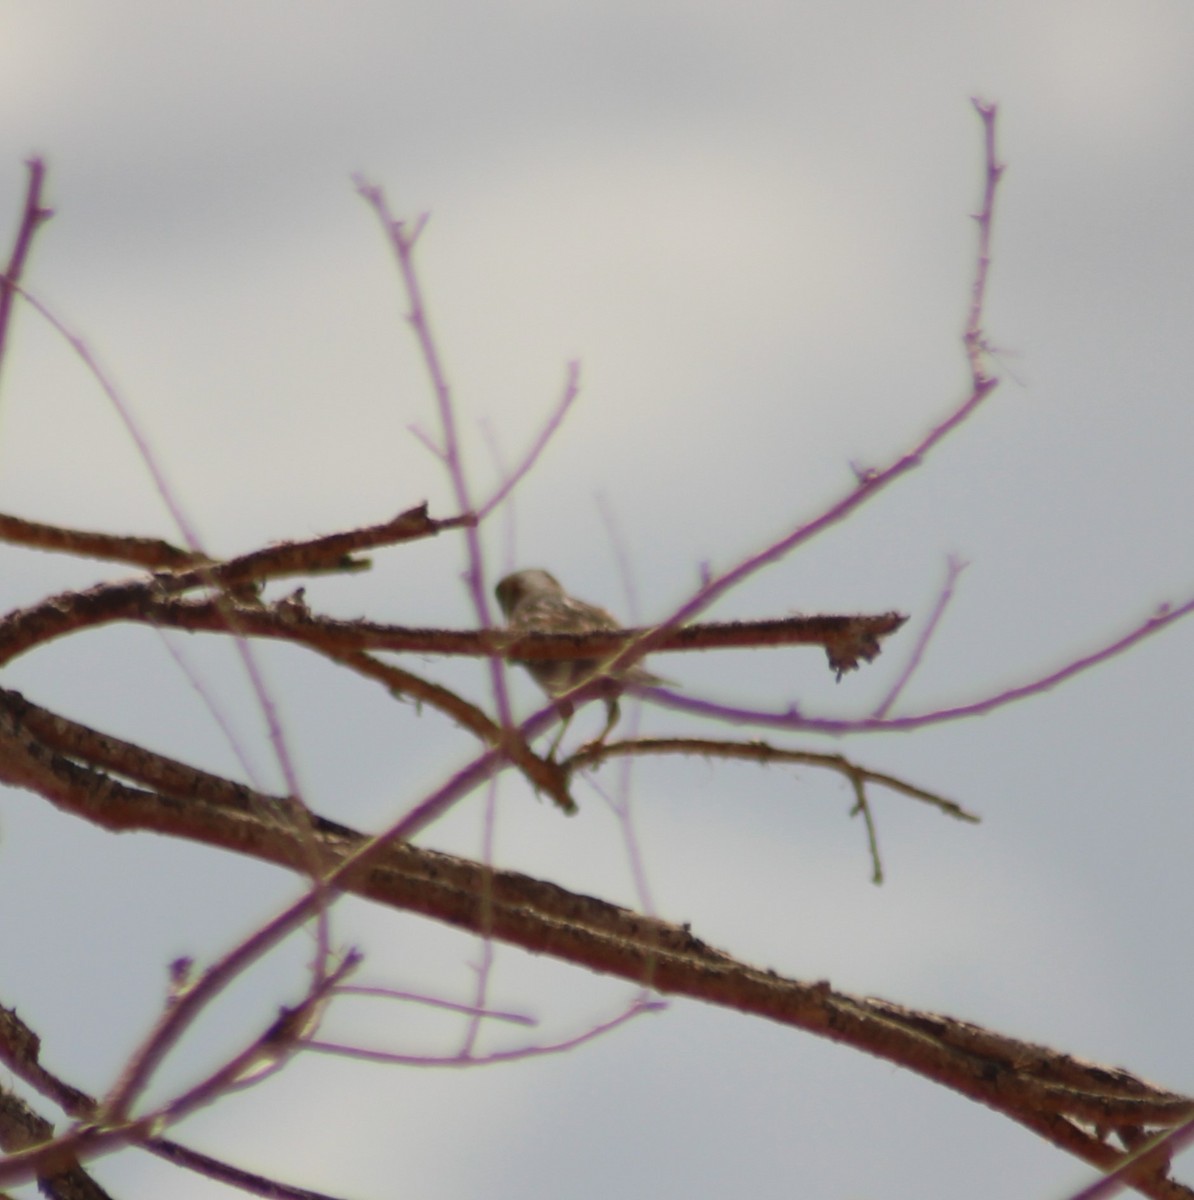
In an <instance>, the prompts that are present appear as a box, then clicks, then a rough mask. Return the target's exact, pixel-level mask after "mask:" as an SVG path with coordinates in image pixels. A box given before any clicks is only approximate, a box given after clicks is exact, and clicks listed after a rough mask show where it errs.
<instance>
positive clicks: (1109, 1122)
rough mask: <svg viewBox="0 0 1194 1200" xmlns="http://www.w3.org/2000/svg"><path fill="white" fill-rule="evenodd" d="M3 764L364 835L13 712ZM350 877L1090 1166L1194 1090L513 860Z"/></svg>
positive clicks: (102, 791) (50, 791) (134, 816)
mask: <svg viewBox="0 0 1194 1200" xmlns="http://www.w3.org/2000/svg"><path fill="white" fill-rule="evenodd" d="M0 776H2V777H3V779H4V780H5V781H6V782H8V783H10V784H13V785H15V786H20V787H26V788H29V789H32V790H34V791H36V792H38V793H39V794H41V795H43V796H45V797H46V798H48V799H50V800H51V801H52V802H54V803H55V804H57V805H58V806H59V807H62V808H64V809H66V810H68V811H70V812H73V813H76V814H78V815H80V816H83V817H85V818H86V819H88V820H90V821H93V822H95V823H97V824H100V825H102V826H103V827H104V828H107V829H113V830H117V829H120V830H128V829H153V830H155V831H157V832H160V833H167V834H170V835H172V836H176V837H185V838H189V839H192V840H195V841H199V842H202V843H205V844H209V845H216V846H221V847H224V848H226V849H232V850H236V851H237V852H239V853H243V854H248V855H251V856H253V857H255V858H258V859H261V860H264V861H269V862H274V863H277V864H278V865H280V866H283V867H286V868H288V869H298V870H303V871H305V870H306V869H307V867H308V864H309V860H310V854H311V849H312V845H311V843H312V837H313V840H314V843H315V846H316V852H317V853H318V854H320V855H322V856H324V859H325V862H326V865H327V867H329V868H330V867H332V866H334V865H335V864H336V863H338V862H342V861H343V860H344V858H345V857H347V856H348V855H349V854H350V853H352V852H353V851H355V850H357V849H358V848H359V847H360V846H361V845H362V844H363V843H364V842H365V841H366V840H367V839H365V838H364V836H363V835H361V834H358V833H356V832H354V831H352V830H349V829H346V828H345V827H343V826H340V825H336V824H335V823H333V822H330V821H326V820H324V819H322V818H319V817H312V818H311V824H310V828H309V829H308V830H307V831H305V835H304V834H303V833H300V832H298V831H296V830H295V829H294V828H292V827H290V826H289V825H288V823H286V822H278V821H275V820H271V819H269V818H268V817H265V816H263V815H262V814H261V811H260V808H259V806H257V805H251V806H250V807H249V808H248V810H247V811H234V810H232V809H229V808H224V807H219V806H217V805H216V804H212V803H208V802H205V801H203V800H198V799H195V800H191V801H187V802H179V801H177V800H175V799H173V798H171V797H167V796H163V795H160V794H155V793H153V792H150V791H143V790H139V789H136V788H132V787H129V786H127V785H124V784H121V783H119V782H117V781H115V780H113V779H110V778H108V777H107V776H105V775H103V774H102V773H100V772H97V771H91V770H87V769H85V768H83V767H81V766H79V765H78V764H77V763H73V762H70V761H68V760H66V759H65V758H63V757H62V756H61V755H56V754H54V753H53V752H52V751H50V750H49V749H48V748H46V747H44V746H42V745H41V744H40V743H39V742H38V740H37V739H36V738H35V737H34V736H33V734H32V733H31V732H30V731H29V730H27V729H24V728H22V727H21V726H20V724H19V722H17V721H16V720H15V719H14V715H13V714H12V713H10V712H7V711H5V712H3V713H0ZM346 886H347V889H348V890H350V891H352V892H353V893H355V894H357V895H360V896H364V897H368V898H370V899H373V900H375V901H377V902H379V903H382V904H386V905H389V906H391V907H395V908H399V909H403V910H407V911H412V912H418V913H421V914H423V915H425V916H429V917H433V918H435V919H437V920H440V921H445V922H447V923H449V924H452V925H455V926H457V927H459V928H463V929H469V930H473V931H475V932H479V933H480V932H484V933H488V934H490V935H492V936H495V937H497V938H500V939H502V940H504V941H507V942H510V943H511V944H513V945H517V946H521V947H523V948H525V949H527V950H530V951H532V952H535V953H548V954H552V955H554V956H555V957H557V958H560V959H562V960H564V961H568V962H572V963H575V964H576V965H578V966H584V967H587V968H589V969H591V970H595V971H600V972H604V973H607V974H612V975H617V976H620V977H621V978H624V979H627V980H630V981H632V982H634V983H638V984H643V985H645V986H648V987H651V988H653V989H654V990H656V991H658V992H661V993H665V994H675V995H685V996H690V997H693V998H695V999H701V1000H704V1001H706V1002H708V1003H713V1004H719V1005H722V1006H724V1007H728V1008H734V1009H738V1010H740V1011H743V1012H750V1013H754V1014H755V1015H758V1016H763V1017H767V1018H768V1019H770V1020H774V1021H779V1022H781V1023H784V1024H788V1025H792V1026H794V1027H796V1028H800V1029H804V1030H806V1031H808V1032H811V1033H814V1034H817V1035H819V1036H822V1037H828V1038H831V1039H833V1040H835V1041H839V1042H843V1043H844V1044H846V1045H849V1046H852V1047H854V1048H855V1049H859V1050H865V1051H866V1052H868V1053H870V1054H874V1055H877V1056H879V1057H881V1058H885V1059H887V1060H888V1061H891V1062H894V1063H897V1064H899V1065H901V1066H904V1067H906V1068H908V1069H909V1070H913V1071H916V1072H918V1073H920V1074H922V1075H924V1076H926V1077H927V1078H929V1079H932V1080H935V1081H936V1082H938V1083H942V1084H944V1085H946V1086H948V1087H950V1088H953V1089H954V1090H956V1091H958V1092H961V1093H962V1094H964V1095H966V1096H969V1097H970V1098H972V1099H974V1100H977V1101H979V1102H981V1103H983V1104H987V1105H989V1106H991V1107H993V1108H995V1109H997V1110H998V1111H1000V1112H1003V1113H1005V1114H1006V1115H1007V1116H1008V1117H1010V1118H1011V1119H1013V1120H1016V1121H1019V1122H1020V1123H1022V1124H1025V1125H1027V1126H1028V1127H1030V1128H1033V1129H1035V1130H1036V1131H1037V1132H1038V1133H1040V1134H1041V1135H1042V1136H1044V1137H1047V1138H1048V1139H1049V1140H1050V1141H1052V1142H1054V1143H1055V1144H1057V1145H1061V1146H1064V1148H1066V1149H1067V1150H1070V1151H1072V1152H1073V1153H1076V1154H1078V1155H1079V1156H1080V1157H1082V1158H1083V1159H1085V1160H1086V1161H1087V1162H1091V1163H1094V1164H1095V1165H1098V1166H1103V1167H1105V1166H1108V1165H1109V1164H1111V1163H1114V1162H1116V1161H1119V1159H1120V1158H1121V1157H1122V1155H1121V1154H1120V1152H1119V1151H1118V1149H1117V1148H1115V1147H1112V1146H1111V1145H1110V1144H1109V1143H1108V1142H1107V1141H1106V1140H1105V1137H1103V1136H1099V1137H1096V1136H1094V1135H1093V1134H1091V1133H1089V1132H1088V1131H1087V1130H1086V1129H1084V1128H1081V1127H1080V1126H1092V1127H1095V1126H1097V1128H1098V1129H1100V1130H1102V1131H1108V1133H1109V1132H1114V1131H1117V1130H1125V1131H1132V1130H1137V1129H1139V1128H1141V1127H1149V1126H1170V1125H1173V1124H1175V1123H1177V1122H1178V1121H1180V1120H1182V1119H1183V1118H1185V1117H1187V1116H1189V1115H1190V1113H1191V1112H1194V1101H1192V1100H1191V1099H1190V1098H1189V1097H1186V1096H1181V1095H1178V1094H1176V1093H1173V1092H1168V1091H1165V1090H1163V1089H1160V1088H1156V1087H1154V1086H1152V1085H1150V1084H1148V1083H1145V1082H1144V1081H1142V1080H1140V1079H1137V1078H1136V1077H1134V1076H1132V1075H1130V1074H1128V1073H1127V1072H1124V1071H1122V1070H1119V1069H1116V1068H1107V1067H1102V1066H1098V1065H1096V1064H1089V1063H1084V1062H1082V1061H1081V1060H1078V1059H1074V1058H1071V1057H1069V1056H1066V1055H1061V1054H1058V1053H1057V1052H1055V1051H1052V1050H1050V1049H1048V1048H1047V1047H1043V1046H1037V1045H1033V1044H1031V1043H1025V1042H1021V1041H1018V1040H1016V1039H1014V1038H1007V1037H1004V1036H1002V1035H1000V1034H996V1033H993V1032H991V1031H989V1030H983V1029H980V1028H978V1027H976V1026H973V1025H970V1024H968V1023H966V1022H962V1021H957V1020H955V1019H954V1018H951V1017H947V1016H942V1015H939V1014H934V1013H925V1012H915V1011H912V1010H908V1009H904V1008H902V1007H901V1006H899V1005H894V1004H891V1003H888V1002H886V1001H882V1000H876V999H872V998H861V997H855V996H849V995H846V994H844V993H840V992H836V991H834V990H833V989H832V988H831V987H830V986H829V984H828V983H802V982H800V981H798V980H793V979H785V978H782V977H780V976H778V975H776V974H774V973H773V972H770V971H765V970H761V969H759V968H755V967H751V966H749V965H748V964H745V963H741V962H737V961H735V960H734V959H733V958H731V957H730V956H729V955H727V954H725V953H723V952H721V951H718V950H715V949H713V948H711V947H709V946H707V945H706V944H705V943H703V942H701V941H700V940H699V939H698V938H696V937H694V936H693V935H692V934H691V933H690V932H689V930H688V929H687V928H683V927H679V926H675V925H670V924H668V923H666V922H663V921H658V920H654V919H651V918H648V917H644V916H641V915H639V914H637V913H634V912H631V911H628V910H626V909H623V908H619V907H617V906H615V905H611V904H606V903H604V902H603V901H600V900H597V899H594V898H592V897H588V896H583V895H577V894H575V893H571V892H568V891H566V890H565V889H563V888H560V887H558V886H556V885H555V884H551V883H547V882H544V881H541V880H536V879H531V878H529V877H527V876H525V875H521V874H518V873H516V872H508V871H500V870H494V869H491V868H488V867H486V866H484V865H483V864H480V863H474V862H470V861H469V860H466V859H460V858H455V857H453V856H450V855H445V854H439V853H436V852H433V851H428V850H422V849H419V848H416V847H414V846H411V845H409V844H401V845H396V846H390V847H387V848H386V849H385V850H384V852H382V854H381V855H380V857H379V859H378V860H377V861H376V862H375V863H374V865H372V866H369V867H367V868H365V869H363V870H362V871H361V872H359V873H358V874H357V875H356V876H353V877H351V878H350V879H348V880H347V882H346ZM1141 1170H1142V1171H1143V1168H1141ZM1134 1183H1135V1186H1137V1187H1138V1188H1139V1189H1140V1190H1142V1191H1143V1192H1144V1193H1145V1194H1147V1195H1154V1196H1177V1195H1186V1194H1189V1193H1186V1192H1184V1191H1183V1190H1180V1189H1179V1188H1178V1185H1175V1184H1172V1183H1169V1182H1167V1181H1164V1180H1157V1179H1156V1178H1155V1177H1153V1178H1152V1182H1151V1183H1150V1182H1149V1181H1148V1180H1145V1179H1143V1178H1141V1179H1139V1180H1134ZM1175 1189H1178V1190H1175Z"/></svg>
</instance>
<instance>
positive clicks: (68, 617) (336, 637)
mask: <svg viewBox="0 0 1194 1200" xmlns="http://www.w3.org/2000/svg"><path fill="white" fill-rule="evenodd" d="M461 519H463V518H456V520H461ZM335 536H339V535H335ZM287 550H288V547H273V548H270V549H269V550H267V551H261V552H258V553H259V554H260V555H262V556H266V555H272V554H276V555H277V557H276V558H272V559H270V561H269V563H268V569H267V566H266V564H264V562H263V561H260V560H258V559H257V556H256V555H247V556H245V558H243V559H232V560H230V561H229V562H226V563H221V564H218V565H216V566H212V567H202V568H195V569H193V570H190V571H186V572H181V573H177V574H167V575H157V576H155V577H154V579H152V580H129V581H125V582H120V583H109V584H100V585H97V586H96V587H93V588H90V589H88V590H86V591H82V592H68V593H65V594H63V595H59V596H53V597H50V598H49V599H47V600H44V601H42V602H41V603H39V604H36V605H34V606H32V607H30V608H26V609H21V610H17V611H15V612H12V613H10V614H9V615H8V616H7V617H6V618H5V619H4V621H3V623H2V624H0V664H2V663H5V662H8V661H11V660H12V659H13V658H15V657H17V656H18V655H20V654H23V653H25V652H26V651H27V650H30V649H32V648H33V647H34V646H37V645H41V644H42V643H44V642H48V641H51V640H53V639H54V638H57V637H61V636H63V635H64V634H67V633H71V632H73V631H74V630H76V629H82V628H87V627H90V626H95V625H104V624H109V623H111V622H114V621H134V622H145V623H148V624H151V625H159V626H163V627H169V628H177V629H188V630H191V631H194V632H201V631H202V632H210V633H228V632H236V633H238V634H243V635H245V636H250V637H267V638H281V639H285V640H288V641H296V642H305V643H307V644H308V645H311V646H312V647H314V648H316V649H319V650H321V651H323V652H324V653H328V654H337V655H344V654H349V653H352V652H355V651H359V650H391V651H400V652H408V653H416V654H445V655H468V656H471V657H483V656H487V655H491V654H500V655H502V656H503V657H505V658H507V659H510V660H513V661H524V660H534V661H540V660H544V659H548V660H555V659H573V658H611V657H613V655H615V654H617V653H618V652H619V651H621V650H623V649H625V648H626V647H627V646H629V645H631V644H632V643H633V642H635V641H636V640H637V639H639V638H641V637H643V636H644V635H645V634H647V633H650V632H651V631H650V630H649V629H648V630H641V629H625V630H615V631H611V632H608V633H606V632H599V633H585V634H544V633H529V634H520V635H513V634H511V633H510V632H509V631H507V630H504V629H485V630H473V629H415V628H410V627H407V626H401V625H383V624H379V623H377V622H373V621H339V620H335V619H333V618H331V617H321V616H317V615H315V614H313V613H311V612H310V611H309V610H308V609H307V608H306V607H305V606H304V605H303V604H302V603H295V602H293V601H291V602H287V601H280V602H278V603H277V604H275V605H273V606H269V607H265V606H261V605H257V604H235V603H233V602H232V601H231V600H230V599H229V598H227V597H221V598H220V599H219V600H197V601H186V602H183V601H180V600H177V599H174V598H173V597H170V596H166V595H163V592H178V591H183V590H187V589H192V588H196V587H202V586H210V585H213V584H219V585H222V586H228V587H232V586H236V585H239V584H243V583H246V582H249V581H251V580H255V579H260V578H263V577H265V576H267V575H269V576H273V575H276V574H279V573H282V571H283V570H284V569H287V568H286V561H287V560H286V552H287ZM249 560H253V561H249ZM295 569H296V570H297V569H298V568H295ZM304 569H305V570H309V569H310V567H309V566H307V567H305V568H304ZM906 620H907V617H905V616H903V615H902V614H900V613H883V614H880V615H877V616H867V615H856V616H811V617H785V618H782V619H778V620H765V621H730V622H724V623H712V622H710V623H702V624H698V625H690V626H687V627H685V628H682V629H676V630H672V631H671V632H670V633H668V634H667V635H666V636H665V637H664V638H663V639H662V640H661V641H660V642H659V644H658V645H657V646H655V647H654V650H653V652H660V651H693V650H710V649H729V648H758V647H764V646H784V645H787V646H823V647H824V648H825V651H826V654H827V655H828V657H829V662H830V665H831V667H832V668H833V669H834V670H835V671H836V672H837V673H838V674H839V675H840V674H841V673H842V672H843V671H848V670H852V669H853V668H855V667H857V666H858V664H859V661H860V660H865V661H870V660H871V659H873V658H874V657H875V655H876V654H878V653H879V650H880V640H881V639H882V638H884V637H886V636H888V635H889V634H891V633H894V632H895V631H896V630H897V629H899V627H900V626H901V625H903V624H904V622H905V621H906Z"/></svg>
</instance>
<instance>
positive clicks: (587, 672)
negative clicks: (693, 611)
mask: <svg viewBox="0 0 1194 1200" xmlns="http://www.w3.org/2000/svg"><path fill="white" fill-rule="evenodd" d="M494 594H495V595H496V596H497V600H498V603H499V604H500V605H501V606H502V612H504V613H505V614H506V625H507V627H508V628H509V629H513V630H517V631H518V632H519V633H597V632H600V631H604V630H610V629H621V628H622V626H621V624H620V623H619V622H618V621H617V620H616V619H615V618H614V617H613V616H612V615H611V614H610V613H608V612H606V611H605V609H604V608H598V607H597V606H596V605H595V604H588V603H586V602H585V601H584V600H577V599H576V598H575V597H573V596H569V595H568V593H567V592H566V591H564V589H563V587H562V586H561V584H560V581H559V580H558V579H556V577H555V576H554V575H550V574H549V573H548V572H547V571H543V570H540V569H538V568H537V567H532V568H529V569H527V570H525V571H515V572H514V574H513V575H507V576H506V578H505V579H503V580H502V581H501V582H500V583H499V584H498V585H497V587H496V588H494ZM603 661H608V659H606V660H603V659H599V658H569V659H562V658H561V659H555V660H554V661H553V660H551V659H539V660H535V661H523V662H521V663H520V665H521V666H523V667H526V669H527V670H528V671H529V672H530V674H531V678H532V679H534V681H535V682H536V683H537V684H538V685H539V686H540V687H541V688H542V689H543V690H544V691H545V692H546V693H547V694H548V695H549V696H550V697H552V699H555V697H557V696H560V695H562V694H563V693H565V692H569V691H571V690H572V689H573V688H574V687H577V686H578V685H579V684H582V683H584V682H585V680H587V679H589V678H590V677H591V676H592V675H594V674H595V673H597V672H598V671H599V670H600V668H601V666H602V663H603ZM607 682H608V684H609V691H608V692H607V693H606V694H605V696H604V699H605V704H606V708H607V710H608V719H607V721H606V725H605V728H604V729H603V730H602V731H601V736H600V737H598V738H597V742H603V741H604V740H605V739H606V737H607V736H608V735H609V732H610V730H611V729H613V727H614V726H615V725H616V724H617V723H618V697H619V696H620V695H621V692H622V689H621V687H620V686H619V683H635V684H642V685H644V686H652V685H657V684H661V683H666V682H667V680H665V679H661V678H660V677H659V676H658V675H652V674H651V672H650V671H647V670H645V669H644V668H643V667H640V666H638V665H637V664H636V665H635V666H632V667H629V668H628V669H626V670H624V671H619V672H618V673H617V675H616V676H615V677H614V678H613V679H610V680H608V681H607ZM558 708H559V710H560V715H561V716H562V717H563V718H564V723H563V725H562V726H561V727H560V732H559V733H558V734H557V735H556V740H555V741H554V742H553V743H552V747H551V750H550V751H549V755H548V757H552V756H554V754H555V751H556V747H557V746H559V744H560V739H561V738H562V737H563V736H564V730H565V729H567V728H568V722H569V721H570V720H571V719H572V705H571V703H570V702H568V701H564V702H563V703H562V704H559V705H558Z"/></svg>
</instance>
